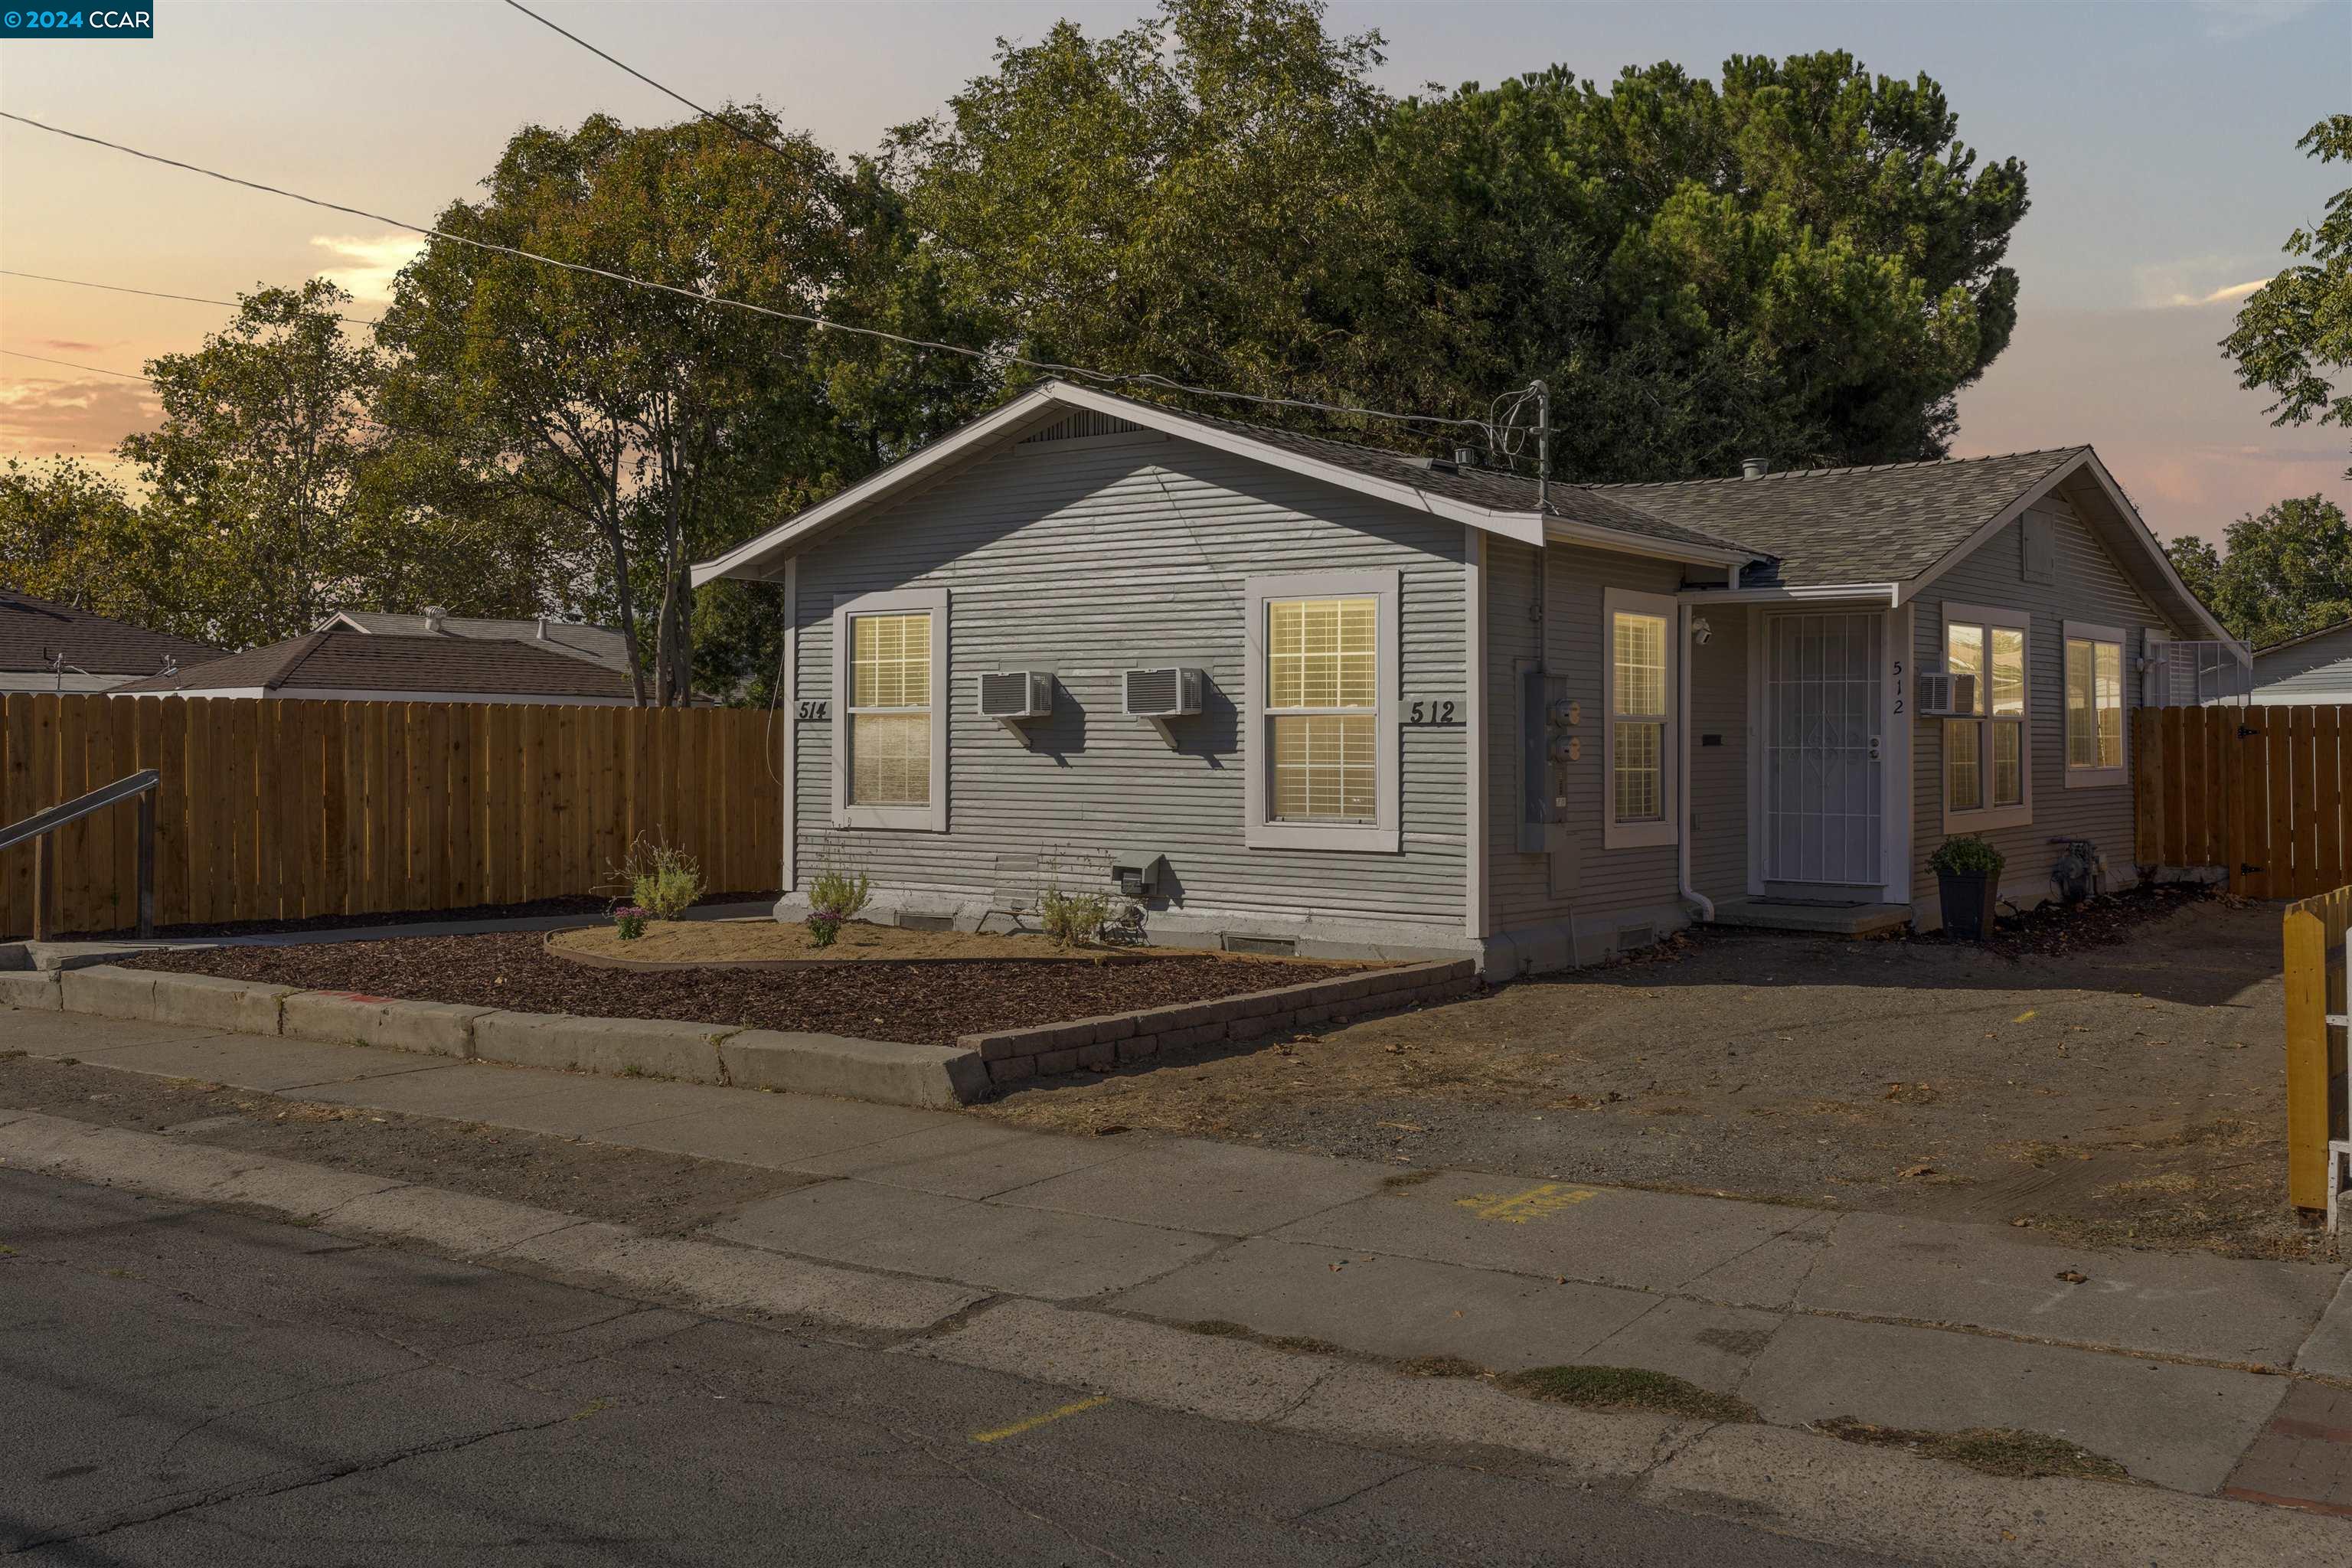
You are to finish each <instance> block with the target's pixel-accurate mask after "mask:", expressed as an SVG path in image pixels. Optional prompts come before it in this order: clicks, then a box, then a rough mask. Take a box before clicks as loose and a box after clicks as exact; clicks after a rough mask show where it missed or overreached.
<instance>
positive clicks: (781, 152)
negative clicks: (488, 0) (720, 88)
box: [506, 0, 838, 181]
mask: <svg viewBox="0 0 2352 1568" xmlns="http://www.w3.org/2000/svg"><path fill="white" fill-rule="evenodd" d="M506 3H507V4H508V5H510V6H512V7H513V8H514V9H515V10H518V11H520V12H521V13H522V14H523V15H524V16H528V17H530V19H531V20H532V21H534V22H536V23H538V24H539V25H540V26H542V27H545V28H546V29H548V30H549V31H550V32H553V33H561V34H562V35H563V36H564V37H567V38H569V39H571V40H572V42H573V43H575V44H577V45H579V46H580V47H582V48H583V49H586V50H587V51H588V52H589V53H590V54H592V55H594V56H595V57H596V58H598V59H600V60H603V61H604V63H605V64H607V65H611V66H615V67H618V68H620V69H622V70H625V71H626V72H628V73H629V74H630V75H631V76H633V77H635V78H636V79H638V80H639V81H641V82H644V83H645V84H646V86H647V87H649V88H652V89H654V90H655V91H656V92H658V93H660V94H662V95H663V96H664V97H666V98H670V99H675V100H677V101H678V102H680V103H682V104H684V105H686V106H687V107H688V109H691V110H694V111H695V112H696V113H697V114H699V115H700V116H702V118H704V119H705V120H708V121H711V122H712V123H714V124H718V125H724V126H725V127H727V129H728V130H730V131H732V132H735V134H736V135H738V136H740V137H741V138H743V140H744V141H746V142H750V143H751V145H753V146H754V147H764V148H766V149H767V150H768V151H769V152H771V153H774V154H775V155H776V156H778V157H779V158H782V159H783V160H784V161H785V162H786V163H791V164H793V165H794V166H795V167H797V168H799V169H801V170H802V171H803V172H804V173H807V174H814V175H816V176H817V177H818V178H819V179H823V180H827V181H832V180H836V179H837V178H838V176H837V175H835V173H834V172H833V171H832V170H830V169H827V168H824V167H823V166H821V165H819V164H816V163H811V162H809V161H808V160H807V159H805V158H803V157H802V156H801V155H800V154H799V153H794V152H793V151H792V150H791V149H790V148H788V147H785V146H783V145H782V144H781V143H779V142H771V141H769V140H768V139H767V138H766V137H764V136H762V135H761V134H760V133H759V132H756V131H753V130H752V129H751V127H750V126H748V125H745V124H744V123H743V122H742V121H739V120H735V119H732V118H730V117H729V116H727V115H724V114H720V113H719V112H718V111H717V110H709V109H705V108H703V107H702V105H700V104H698V103H697V102H695V101H694V100H692V99H690V98H688V97H687V96H686V94H684V93H682V92H680V91H678V90H677V89H676V88H671V87H665V86H663V85H662V84H661V83H660V82H657V81H656V80H655V79H653V78H651V77H649V76H647V75H646V73H645V72H643V71H641V70H639V69H638V68H636V67H635V66H633V65H631V64H630V63H629V62H628V61H626V60H625V59H621V58H617V57H615V56H613V55H609V54H606V53H605V52H604V50H603V49H600V48H598V47H596V46H595V45H593V44H592V43H590V42H589V41H588V40H587V39H585V38H583V37H581V36H580V35H579V34H577V33H575V32H573V31H572V29H570V28H569V27H565V26H561V25H559V24H557V23H555V22H551V21H550V20H548V19H547V18H546V17H545V16H541V15H540V14H539V13H538V12H536V11H534V10H532V9H531V8H530V6H528V5H523V4H521V3H520V0H506Z"/></svg>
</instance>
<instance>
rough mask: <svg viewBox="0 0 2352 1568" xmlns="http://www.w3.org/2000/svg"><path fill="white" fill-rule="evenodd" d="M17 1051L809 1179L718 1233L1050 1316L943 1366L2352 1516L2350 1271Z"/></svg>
mask: <svg viewBox="0 0 2352 1568" xmlns="http://www.w3.org/2000/svg"><path fill="white" fill-rule="evenodd" d="M0 1047H5V1048H12V1049H21V1050H24V1051H26V1052H28V1053H31V1054H34V1055H38V1056H47V1057H73V1058H79V1059H80V1060H82V1061H84V1062H88V1063H90V1064H92V1065H95V1066H101V1067H109V1068H121V1069H125V1070H129V1071H134V1072H141V1073H148V1074H155V1075H161V1076H166V1077H173V1078H194V1079H206V1080H210V1081H215V1082H219V1083H225V1084H231V1085H236V1086H239V1087H245V1088H249V1089H261V1090H267V1091H270V1092H274V1093H279V1094H288V1095H294V1096H298V1097H299V1098H301V1099H304V1100H320V1101H327V1102H332V1103H341V1104H349V1105H353V1106H362V1107H367V1108H371V1109H375V1110H389V1111H401V1112H408V1113H413V1114H421V1115H427V1116H439V1117H450V1118H456V1119H461V1120H464V1121H475V1122H483V1123H488V1124H490V1125H494V1126H501V1127H511V1128H518V1129H523V1130H527V1131H538V1132H549V1133H556V1134H562V1135H564V1136H569V1137H577V1138H584V1139H590V1140H593V1141H595V1142H603V1143H607V1144H615V1145H621V1146H626V1147H635V1148H642V1149H649V1150H657V1151H663V1152H675V1153H680V1154H688V1155H693V1156H697V1157H700V1158H706V1159H714V1160H726V1161H731V1162H736V1163H743V1164H749V1165H754V1166H761V1167H766V1168H770V1169H774V1170H778V1171H784V1172H791V1173H795V1174H798V1175H802V1176H804V1177H806V1178H808V1181H807V1184H805V1185H802V1186H799V1187H796V1188H794V1189H793V1190H790V1191H786V1192H783V1193H782V1194H777V1195H773V1196H770V1197H765V1198H761V1199H760V1200H758V1201H756V1202H752V1203H750V1204H746V1205H741V1206H740V1207H738V1208H737V1209H735V1210H734V1211H732V1212H731V1213H730V1214H729V1215H727V1216H726V1217H725V1218H724V1219H723V1220H721V1221H720V1222H719V1224H718V1225H717V1226H714V1227H713V1231H712V1234H713V1236H714V1237H717V1238H719V1239H721V1240H723V1241H726V1242H730V1243H733V1244H736V1245H738V1246H740V1247H753V1248H761V1249H766V1250H770V1251H772V1252H775V1253H778V1254H782V1255H789V1256H791V1257H793V1258H803V1259H813V1260H816V1261H818V1262H821V1263H824V1264H826V1265H831V1266H835V1267H838V1268H849V1269H853V1270H863V1271H881V1272H884V1273H887V1274H893V1275H898V1276H907V1277H915V1278H919V1279H927V1280H931V1281H939V1282H943V1283H945V1284H949V1285H952V1286H956V1287H961V1288H963V1289H966V1290H969V1291H976V1292H982V1293H989V1294H992V1295H1000V1296H1012V1297H1020V1298H1025V1299H1027V1300H1026V1301H1025V1302H1008V1303H999V1304H996V1305H992V1306H990V1307H988V1308H986V1309H985V1310H983V1311H982V1313H981V1315H980V1316H979V1317H978V1318H977V1319H975V1320H974V1321H972V1322H971V1323H969V1324H967V1325H966V1326H965V1327H964V1328H962V1329H961V1330H959V1331H957V1332H955V1333H953V1334H951V1335H950V1336H948V1337H947V1338H946V1339H944V1340H942V1341H940V1342H935V1343H934V1344H933V1345H932V1346H931V1347H930V1348H929V1351H928V1352H927V1353H934V1354H941V1355H947V1356H950V1357H951V1358H955V1359H962V1360H966V1361H969V1362H971V1363H974V1364H996V1363H998V1362H1000V1361H1001V1360H1003V1358H1005V1357H1025V1356H1027V1355H1029V1353H1030V1352H1033V1351H1034V1349H1035V1346H1034V1343H1029V1344H1025V1345H1024V1342H1026V1341H1031V1340H1033V1339H1034V1338H1035V1337H1038V1336H1044V1337H1045V1338H1047V1339H1050V1340H1052V1341H1054V1342H1056V1343H1061V1344H1073V1345H1074V1344H1079V1343H1090V1342H1099V1343H1101V1344H1102V1345H1104V1346H1105V1347H1107V1349H1106V1352H1105V1356H1106V1358H1107V1359H1106V1360H1105V1363H1104V1364H1105V1365H1108V1366H1115V1364H1116V1362H1117V1358H1118V1352H1117V1348H1116V1347H1118V1344H1119V1343H1120V1342H1121V1339H1122V1336H1123V1335H1126V1334H1129V1333H1141V1332H1144V1331H1145V1325H1143V1324H1141V1323H1137V1322H1132V1321H1129V1322H1128V1323H1126V1324H1125V1325H1122V1323H1121V1321H1120V1320H1121V1319H1122V1318H1127V1319H1130V1320H1132V1319H1148V1320H1155V1321H1160V1322H1163V1323H1172V1324H1189V1323H1193V1322H1200V1321H1216V1322H1221V1323H1228V1324H1238V1325H1242V1326H1244V1328H1246V1329H1247V1330H1249V1331H1253V1332H1255V1334H1257V1335H1259V1336H1265V1337H1288V1338H1293V1339H1296V1340H1307V1341H1319V1342H1327V1343H1328V1344H1330V1345H1333V1346H1337V1347H1339V1348H1341V1349H1344V1350H1347V1351H1351V1352H1363V1353H1366V1354H1370V1355H1375V1356H1381V1357H1390V1358H1397V1359H1412V1358H1417V1357H1423V1356H1437V1355H1444V1356H1458V1357H1462V1358H1465V1359H1467V1360H1469V1361H1472V1362H1475V1363H1478V1364H1480V1365H1483V1366H1486V1367H1490V1368H1493V1369H1496V1370H1497V1371H1506V1372H1507V1371H1511V1370H1516V1369H1519V1368H1525V1367H1531V1366H1540V1365H1551V1364H1560V1363H1593V1364H1604V1365H1612V1366H1633V1367H1644V1368H1649V1369H1653V1370H1655V1371H1659V1372H1664V1373H1673V1374H1675V1375H1677V1376H1680V1377H1684V1378H1687V1379H1689V1380H1690V1381H1692V1382H1694V1383H1696V1384H1701V1385H1703V1386H1705V1387H1707V1388H1710V1389H1714V1390H1717V1391H1719V1392H1722V1393H1726V1394H1736V1395H1738V1396H1739V1397H1741V1398H1743V1399H1746V1400H1747V1401H1748V1402H1749V1403H1751V1404H1752V1405H1754V1406H1755V1407H1756V1408H1757V1410H1758V1411H1759V1414H1760V1415H1761V1416H1762V1417H1763V1419H1764V1420H1765V1421H1767V1422H1769V1423H1772V1424H1776V1425H1781V1426H1803V1425H1805V1424H1808V1423H1811V1422H1817V1421H1822V1420H1825V1419H1828V1418H1830V1417H1834V1416H1850V1417H1853V1418H1855V1419H1858V1420H1861V1421H1864V1422H1868V1423H1872V1424H1874V1425H1877V1426H1894V1427H1903V1428H1912V1429H1922V1430H1937V1431H1955V1430H1962V1429H1967V1428H1974V1427H2017V1428H2026V1429H2031V1430H2034V1431H2039V1432H2043V1433H2048V1434H2051V1435H2053V1436H2061V1437H2063V1438H2065V1439H2068V1440H2070V1441H2072V1442H2074V1443H2076V1444H2078V1445H2080V1446H2081V1447H2085V1448H2088V1449H2091V1450H2093V1451H2095V1452H2096V1453H2099V1454H2102V1455H2105V1456H2106V1457H2108V1458H2113V1459H2115V1460H2117V1461H2118V1462H2120V1463H2122V1464H2123V1465H2124V1466H2126V1468H2128V1469H2129V1470H2130V1472H2131V1474H2132V1475H2133V1476H2134V1477H2135V1478H2137V1479H2142V1480H2146V1481H2150V1482H2154V1483H2156V1484H2158V1485H2159V1486H2164V1487H2169V1488H2173V1489H2179V1490H2181V1491H2186V1492H2191V1493H2203V1494H2211V1493H2215V1492H2222V1491H2228V1492H2232V1493H2236V1494H2241V1495H2248V1496H2260V1497H2263V1498H2268V1499H2284V1500H2295V1501H2299V1502H2310V1503H2319V1504H2328V1503H2329V1502H2330V1500H2331V1498H2333V1497H2335V1496H2336V1492H2335V1491H2334V1490H2331V1488H2335V1487H2336V1486H2337V1483H2338V1482H2341V1483H2342V1490H2343V1492H2344V1494H2345V1495H2344V1498H2343V1501H2344V1502H2345V1503H2346V1504H2352V1463H2347V1461H2352V1445H2346V1444H2343V1443H2341V1442H2334V1441H2332V1440H2330V1439H2327V1438H2326V1436H2325V1434H2326V1433H2328V1432H2332V1431H2337V1426H2330V1425H2329V1421H2330V1420H2332V1419H2333V1417H2327V1418H2323V1419H2318V1420H2314V1419H2310V1418H2308V1417H2307V1416H2306V1415H2299V1414H2297V1412H2298V1411H2302V1410H2303V1409H2304V1408H2305V1406H2306V1405H2310V1404H2311V1402H2312V1401H2314V1400H2318V1401H2321V1402H2323V1403H2325V1402H2327V1401H2337V1402H2339V1403H2340V1402H2341V1401H2342V1400H2343V1398H2344V1395H2343V1394H2342V1393H2341V1389H2342V1387H2343V1386H2345V1385H2352V1290H2348V1289H2347V1287H2346V1286H2345V1284H2344V1271H2343V1270H2342V1269H2341V1268H2331V1267H2320V1266H2315V1265H2310V1264H2286V1263H2262V1262H2243V1261H2234V1260H2229V1259H2222V1258H2210V1257H2204V1256H2173V1255H2165V1254H2156V1253H2115V1254H2101V1253H2095V1252H2087V1251H2082V1250H2075V1249H2068V1248H2063V1247H2053V1246H2050V1245H2046V1244H2043V1243H2042V1242H2039V1241H2037V1240H2035V1239H2033V1238H2032V1237H2030V1235H2026V1234H2023V1233H2016V1232H2011V1231H2008V1230H2007V1229H2005V1228H2003V1229H2000V1230H1994V1229H1987V1228H1983V1227H1974V1226H1951V1225H1940V1224H1935V1223H1930V1222H1921V1221H1904V1220H1897V1219H1893V1218H1889V1217H1885V1216H1880V1215H1864V1214H1843V1215H1841V1214H1833V1213H1829V1212H1825V1211H1820V1210H1813V1209H1805V1208H1798V1207H1790V1206H1780V1205H1762V1204H1751V1203H1742V1202H1736V1201H1730V1200H1724V1199H1714V1198H1704V1197H1693V1196H1685V1195H1678V1194H1662V1193H1654V1192H1645V1191H1638V1190H1633V1189H1626V1188H1611V1187H1606V1186H1600V1185H1580V1184H1562V1183H1549V1182H1530V1181H1528V1180H1526V1179H1523V1178H1515V1177H1511V1176H1506V1175H1487V1174H1477V1173H1461V1172H1446V1173H1435V1174H1433V1175H1424V1174H1423V1173H1418V1172H1415V1173H1400V1171H1399V1169H1398V1168H1397V1167H1395V1166H1392V1165H1381V1164H1374V1163H1366V1162H1356V1161H1346V1160H1329V1159H1321V1158H1317V1157H1313V1156H1308V1155H1302V1154H1296V1153H1288V1152H1276V1151H1271V1150H1258V1149H1250V1148H1245V1147H1237V1146H1234V1145H1230V1144H1223V1143H1213V1142H1200V1141H1195V1140H1185V1139H1162V1138H1146V1137H1142V1136H1138V1135H1127V1136H1119V1137H1111V1138H1093V1139H1072V1138H1064V1137H1059V1136H1054V1135H1048V1134H1037V1133H1030V1132H1024V1131H1018V1130H1015V1129H1012V1128H1007V1127H1004V1126H1002V1125H998V1124H995V1123H992V1122H988V1121H982V1120H979V1119H976V1118H972V1117H970V1116H963V1115H958V1114H954V1113H941V1112H932V1111H924V1110H911V1109H905V1108H899V1107H892V1106H880V1105H872V1104H864V1103H858V1102H854V1101H846V1100H824V1099H816V1098H809V1097H800V1096H790V1095H776V1094H757V1093H748V1092H745V1091H742V1090H738V1089H717V1088H706V1087H701V1086H697V1085H689V1084H677V1083H667V1082H660V1081H649V1080H645V1079H606V1078H597V1077H592V1076H586V1075H575V1074H566V1073H557V1072H547V1071H541V1070H535V1069H530V1068H501V1067H494V1066H489V1065H486V1064H481V1063H454V1064H453V1063H450V1062H447V1061H446V1060H444V1059H440V1058H429V1057H418V1056H415V1055H411V1054H407V1053H404V1052H397V1051H384V1050H375V1049H371V1048H367V1047H338V1046H317V1045H303V1044H299V1043H296V1042H292V1041H288V1040H283V1039H273V1038H261V1037H241V1036H236V1035H228V1034H221V1033H213V1032H206V1031H199V1030H192V1029H186V1028H182V1027H175V1026H165V1025H155V1024H141V1023H130V1022H121V1021H116V1020H110V1019H104V1018H96V1017H90V1016H79V1015H73V1014H56V1013H30V1012H0ZM1401 1177H1402V1179H1401ZM2076 1276H2080V1278H2079V1279H2076V1278H2074V1277H2076ZM1155 1332H1158V1331H1155ZM1203 1343H1206V1342H1203ZM1072 1353H1076V1352H1072ZM1106 1375H1108V1373H1106ZM2333 1407H2334V1406H2332V1405H2331V1406H2330V1408H2333ZM2338 1425H2340V1423H2339V1424H2338ZM2309 1431H2317V1432H2319V1433H2321V1434H2322V1435H2323V1436H2320V1437H2317V1438H2311V1437H2308V1436H2305V1434H2307V1432H2309ZM2283 1433H2284V1436H2282V1434H2283ZM2338 1435H2339V1436H2340V1433H2339V1434H2338ZM2282 1445H2284V1447H2283V1446H2282ZM2339 1470H2341V1471H2342V1473H2341V1474H2339V1473H2338V1471H2339ZM2345 1511H2347V1512H2352V1507H2347V1509H2346V1510H2345Z"/></svg>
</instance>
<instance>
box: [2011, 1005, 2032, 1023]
mask: <svg viewBox="0 0 2352 1568" xmlns="http://www.w3.org/2000/svg"><path fill="white" fill-rule="evenodd" d="M2034 1012H2035V1009H2034V1008H2032V1007H2028V1008H2027V1009H2026V1010H2025V1011H2024V1012H2022V1013H2020V1014H2019V1015H2018V1016H2016V1017H2014V1018H2011V1020H2010V1022H2011V1023H2012V1024H2022V1023H2023V1022H2025V1020H2027V1019H2028V1018H2031V1017H2032V1016H2033V1015H2034Z"/></svg>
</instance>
